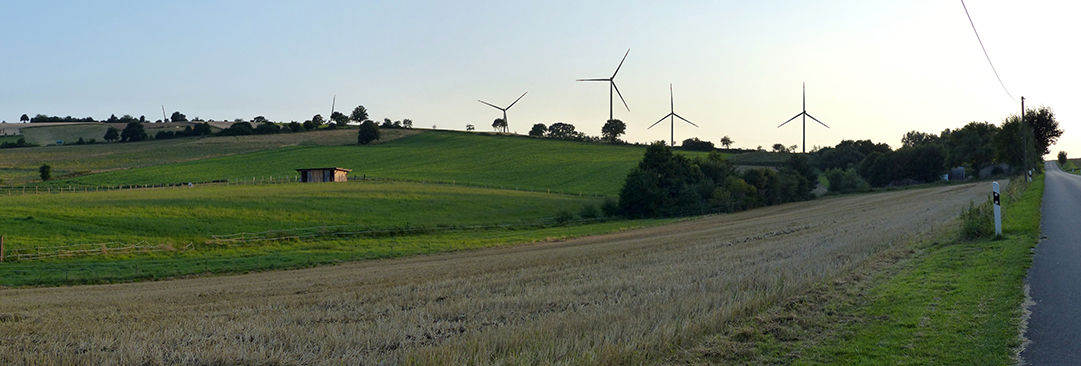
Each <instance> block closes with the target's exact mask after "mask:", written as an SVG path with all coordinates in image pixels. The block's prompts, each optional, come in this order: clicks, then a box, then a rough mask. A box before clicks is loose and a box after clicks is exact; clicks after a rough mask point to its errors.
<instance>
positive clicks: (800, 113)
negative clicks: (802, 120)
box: [777, 112, 803, 128]
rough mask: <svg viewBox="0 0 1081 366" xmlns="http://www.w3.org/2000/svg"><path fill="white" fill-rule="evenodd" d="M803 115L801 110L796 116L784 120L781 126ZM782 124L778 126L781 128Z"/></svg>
mask: <svg viewBox="0 0 1081 366" xmlns="http://www.w3.org/2000/svg"><path fill="white" fill-rule="evenodd" d="M802 115H803V112H799V114H797V115H795V116H792V118H789V119H788V120H787V121H784V123H782V124H781V126H784V125H787V124H788V122H792V120H794V119H796V117H799V116H802ZM781 126H777V128H781Z"/></svg>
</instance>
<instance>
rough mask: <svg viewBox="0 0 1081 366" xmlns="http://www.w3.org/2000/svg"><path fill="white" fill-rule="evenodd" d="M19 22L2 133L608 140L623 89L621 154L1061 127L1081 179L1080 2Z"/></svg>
mask: <svg viewBox="0 0 1081 366" xmlns="http://www.w3.org/2000/svg"><path fill="white" fill-rule="evenodd" d="M965 4H966V5H967V6H968V9H969V12H970V13H971V15H972V19H973V21H974V22H975V24H976V27H977V29H978V30H979V32H980V36H981V37H982V39H983V41H984V44H985V45H986V47H987V52H988V53H989V54H990V57H991V60H992V61H993V62H994V65H995V67H996V68H997V70H998V72H999V74H1000V75H1001V77H1002V81H1003V83H1004V84H1005V85H1006V88H1008V89H1009V93H1010V94H1012V95H1013V96H1012V97H1011V96H1009V95H1007V92H1006V91H1004V90H1003V88H1002V86H1000V85H999V82H998V80H997V79H996V78H995V75H994V73H993V72H992V70H991V67H990V66H989V65H988V62H987V60H986V59H985V57H984V54H983V52H982V51H981V50H980V46H979V44H978V43H977V40H976V36H975V34H974V33H973V31H972V28H971V26H970V25H969V22H968V19H967V18H966V17H965V12H964V9H963V8H962V6H961V2H960V1H946V0H923V1H921V0H914V1H858V0H850V1H814V2H809V1H774V0H764V1H671V2H667V1H666V2H645V1H589V2H582V1H542V2H514V1H499V2H492V1H455V2H448V1H430V2H429V1H408V0H407V1H386V2H376V1H363V2H361V1H303V2H297V1H181V2H166V1H95V2H70V1H25V2H3V3H0V14H4V15H6V16H5V19H4V21H3V22H0V49H2V50H3V51H2V53H0V70H3V73H2V74H0V120H6V121H7V122H16V121H18V119H19V116H21V115H22V114H23V113H26V114H29V115H31V116H33V115H34V114H38V113H41V114H47V115H60V116H65V115H72V116H92V117H94V118H97V119H104V118H107V117H108V116H109V114H116V115H118V116H119V115H122V114H132V115H135V116H139V115H146V116H147V118H149V119H152V120H153V119H160V118H161V108H162V105H164V108H165V109H166V111H167V112H169V113H171V112H172V111H181V112H182V113H184V114H186V115H187V116H188V117H189V118H193V117H201V118H203V119H217V120H222V119H227V120H232V119H234V118H244V119H251V118H253V117H254V116H257V115H262V116H266V117H267V118H269V119H271V120H275V121H294V120H295V121H304V120H306V119H311V117H312V116H313V115H315V114H317V113H318V114H322V115H323V116H327V115H329V113H330V109H331V102H332V99H333V98H335V96H336V110H339V111H343V112H346V113H348V112H349V111H351V110H352V108H353V107H355V106H357V105H364V106H365V107H366V108H367V109H368V111H369V114H370V116H371V117H372V118H373V119H377V120H382V119H383V118H391V119H393V120H400V119H403V118H409V119H411V120H413V121H414V126H415V127H418V128H431V127H432V126H435V127H438V128H440V129H460V130H464V129H465V126H466V125H467V124H474V125H476V126H477V128H478V129H479V130H491V127H490V126H491V123H492V120H493V119H495V118H498V117H501V116H502V114H501V112H500V111H498V110H496V109H493V108H491V107H489V106H486V105H483V104H481V103H479V102H477V100H478V99H483V100H485V101H488V102H491V103H494V104H497V105H506V104H509V103H511V102H512V101H514V99H515V98H517V97H518V96H519V95H521V94H522V93H523V92H527V91H528V94H527V95H526V96H525V97H524V98H522V100H521V101H520V102H519V103H518V104H517V105H515V106H514V107H513V108H512V109H510V111H509V112H508V120H509V121H508V122H509V129H510V130H511V131H512V132H517V133H521V134H525V133H527V132H528V131H529V129H530V127H531V126H532V125H533V124H534V123H544V124H551V123H554V122H565V123H571V124H573V125H575V126H576V127H577V128H578V130H579V131H583V132H585V133H587V134H590V135H599V134H600V130H601V126H603V124H604V122H605V120H607V118H608V90H607V89H608V86H607V85H605V83H598V82H576V81H575V79H578V78H605V77H608V76H610V75H611V74H612V72H613V71H614V70H615V68H616V66H617V65H618V64H619V61H620V59H621V58H622V57H623V55H624V53H625V52H626V51H627V50H628V49H630V53H629V55H628V57H627V59H626V62H625V63H624V65H623V66H622V69H621V70H620V71H619V74H618V76H617V77H616V84H617V85H618V87H619V89H620V91H621V92H622V94H623V96H624V98H625V99H626V101H627V104H628V105H629V106H630V110H629V111H628V110H627V109H626V108H624V107H623V106H622V104H621V103H620V102H619V99H618V97H617V99H616V108H615V118H617V119H620V120H622V121H624V122H625V123H626V124H627V133H626V135H625V136H624V139H626V140H629V141H634V142H651V141H656V140H667V139H668V137H669V125H668V122H667V121H665V122H663V123H661V124H659V125H657V126H655V127H653V128H647V127H649V126H650V125H651V124H653V123H654V122H657V120H658V119H660V118H661V117H662V116H664V115H666V114H668V112H669V85H670V84H671V85H672V87H673V89H674V98H675V101H674V103H675V110H676V113H678V114H679V115H681V116H683V117H685V118H687V119H689V120H691V121H692V122H694V123H695V124H697V125H699V126H700V127H698V128H695V127H693V126H690V125H687V124H683V123H681V122H679V121H678V120H677V124H676V126H675V138H676V140H677V141H682V140H683V139H686V138H690V137H698V138H700V139H703V140H708V141H713V142H714V143H717V144H719V141H720V139H721V137H723V136H728V137H730V138H731V139H732V140H733V141H734V142H735V143H734V146H736V147H743V148H756V147H758V146H762V147H765V148H767V149H769V148H770V147H771V146H772V145H773V144H775V143H782V144H784V145H785V146H791V145H800V144H801V141H800V139H801V127H800V125H799V122H800V121H799V120H796V121H793V122H792V123H789V124H788V125H785V126H784V127H782V128H777V125H779V124H780V123H781V122H784V121H785V120H787V119H788V118H790V117H792V116H793V115H795V114H797V113H799V112H800V111H801V110H802V109H801V85H802V84H803V83H806V86H807V111H808V112H809V113H810V114H811V115H813V116H815V117H817V118H818V119H819V120H821V121H822V122H825V123H826V124H828V125H829V127H830V128H828V129H827V128H825V127H823V126H821V125H818V124H816V123H814V122H813V121H810V120H808V122H809V124H808V125H807V145H808V150H810V149H812V148H813V147H815V146H832V145H835V144H837V143H838V142H839V141H841V140H845V139H871V140H873V141H875V142H885V143H888V144H889V145H890V146H892V147H894V148H897V147H899V146H900V141H901V137H902V136H903V135H904V133H905V132H908V131H913V130H916V131H923V132H934V133H938V132H940V131H942V130H943V129H946V128H951V129H952V128H959V127H961V126H963V125H965V124H966V123H968V122H971V121H986V122H991V123H995V124H999V123H1001V122H1002V120H1003V119H1004V118H1006V117H1007V116H1008V115H1009V114H1016V113H1018V112H1019V111H1020V108H1021V107H1020V102H1019V98H1020V96H1022V95H1023V96H1025V97H1026V106H1029V107H1037V106H1048V107H1050V108H1052V109H1053V110H1054V111H1055V113H1056V115H1057V117H1058V121H1059V124H1060V128H1062V129H1063V130H1064V131H1065V133H1064V134H1063V136H1062V137H1061V139H1060V140H1059V143H1058V144H1057V145H1055V146H1052V147H1051V152H1052V153H1051V155H1049V156H1048V157H1049V158H1051V157H1053V155H1054V154H1056V153H1057V152H1058V151H1067V152H1068V153H1069V154H1070V156H1075V157H1081V140H1079V139H1077V138H1073V136H1075V135H1076V133H1077V132H1075V131H1081V122H1078V119H1079V118H1081V105H1078V101H1081V90H1079V88H1077V85H1079V84H1081V71H1079V70H1078V68H1077V67H1076V65H1075V64H1076V63H1077V60H1078V59H1079V58H1078V56H1079V53H1081V51H1079V48H1078V46H1077V43H1076V39H1075V38H1076V35H1078V34H1081V23H1079V22H1077V21H1076V19H1074V18H1075V15H1076V14H1078V13H1079V10H1081V3H1078V2H1072V1H1046V0H1031V1H1023V2H1022V1H984V0H969V1H967V2H966V3H965Z"/></svg>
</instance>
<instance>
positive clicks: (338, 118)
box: [330, 112, 349, 128]
mask: <svg viewBox="0 0 1081 366" xmlns="http://www.w3.org/2000/svg"><path fill="white" fill-rule="evenodd" d="M330 120H331V121H334V127H335V128H340V127H345V124H346V123H349V116H346V115H345V114H344V113H342V112H334V113H331V114H330Z"/></svg>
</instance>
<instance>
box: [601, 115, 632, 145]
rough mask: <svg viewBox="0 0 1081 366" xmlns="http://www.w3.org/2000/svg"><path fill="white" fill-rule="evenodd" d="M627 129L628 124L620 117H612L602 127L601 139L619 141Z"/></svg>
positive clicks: (612, 141) (610, 141) (611, 141)
mask: <svg viewBox="0 0 1081 366" xmlns="http://www.w3.org/2000/svg"><path fill="white" fill-rule="evenodd" d="M626 131H627V124H626V123H623V121H620V120H618V119H610V120H608V122H605V123H604V127H601V139H603V140H604V141H607V142H609V143H617V142H619V136H620V135H622V134H623V133H624V132H626Z"/></svg>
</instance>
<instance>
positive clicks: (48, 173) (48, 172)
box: [38, 164, 53, 182]
mask: <svg viewBox="0 0 1081 366" xmlns="http://www.w3.org/2000/svg"><path fill="white" fill-rule="evenodd" d="M52 172H53V167H51V166H49V164H41V167H40V168H38V174H39V175H40V176H41V181H42V182H44V181H47V180H49V178H52V176H53V173H52Z"/></svg>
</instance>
